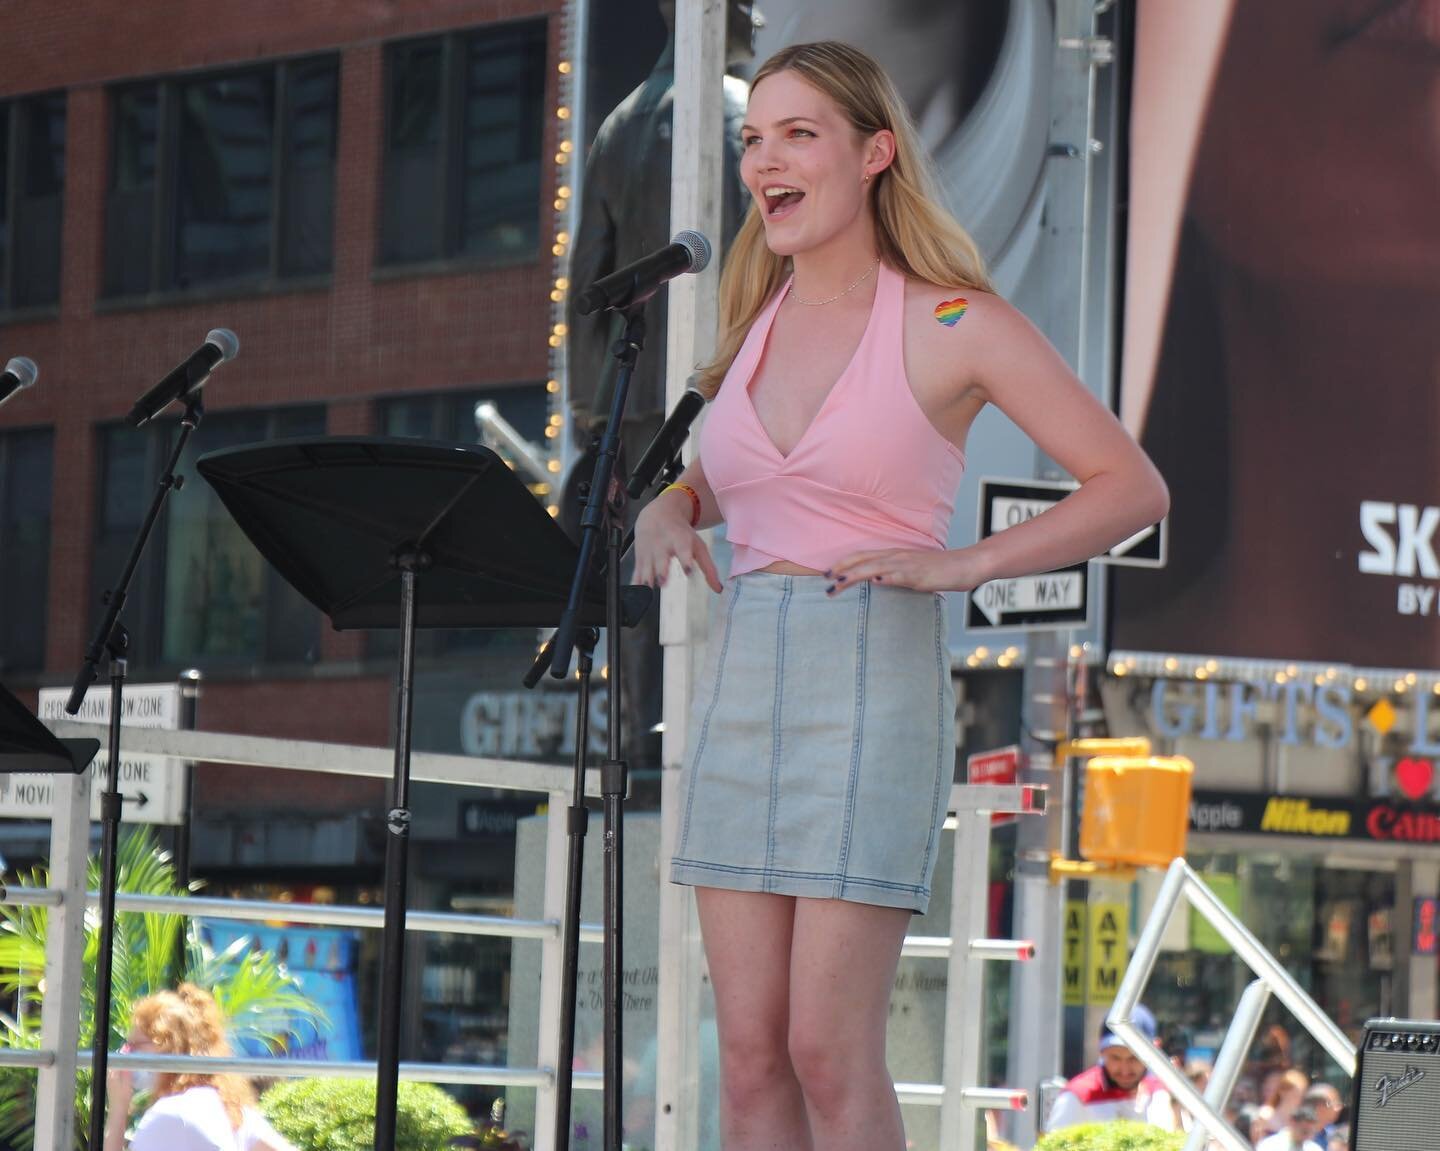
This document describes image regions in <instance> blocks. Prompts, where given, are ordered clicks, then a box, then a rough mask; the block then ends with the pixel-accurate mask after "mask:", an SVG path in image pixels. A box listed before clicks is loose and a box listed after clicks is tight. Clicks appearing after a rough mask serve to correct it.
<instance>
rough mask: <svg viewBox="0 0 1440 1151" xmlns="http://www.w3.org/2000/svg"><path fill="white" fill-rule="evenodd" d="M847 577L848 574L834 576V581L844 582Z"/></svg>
mask: <svg viewBox="0 0 1440 1151" xmlns="http://www.w3.org/2000/svg"><path fill="white" fill-rule="evenodd" d="M849 578H850V577H849V576H836V577H835V582H836V583H844V582H845V581H846V580H847V579H849Z"/></svg>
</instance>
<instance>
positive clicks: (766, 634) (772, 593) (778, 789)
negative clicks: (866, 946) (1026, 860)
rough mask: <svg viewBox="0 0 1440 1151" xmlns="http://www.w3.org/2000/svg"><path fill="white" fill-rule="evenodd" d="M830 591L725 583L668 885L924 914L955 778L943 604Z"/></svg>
mask: <svg viewBox="0 0 1440 1151" xmlns="http://www.w3.org/2000/svg"><path fill="white" fill-rule="evenodd" d="M829 582H830V581H828V580H827V579H825V578H823V577H821V576H795V575H775V574H773V573H769V572H748V573H746V574H744V575H742V576H739V577H737V578H734V579H731V580H730V581H728V583H727V584H726V587H725V591H724V594H723V595H722V597H721V600H720V603H719V605H718V610H717V611H716V612H715V615H714V617H713V618H714V622H713V624H712V631H711V635H710V643H709V650H708V653H707V656H706V661H705V668H704V671H703V672H702V674H701V676H700V678H699V682H698V684H697V686H696V690H695V696H694V698H693V700H692V701H691V711H690V728H689V747H688V751H687V755H686V761H685V776H684V781H683V785H682V788H681V804H682V805H683V806H682V812H681V827H680V840H679V846H678V848H677V850H676V853H675V857H674V859H673V862H672V864H671V870H670V879H671V881H672V882H674V883H682V884H688V885H693V886H697V887H722V888H728V889H731V890H735V891H760V892H771V893H774V894H779V895H795V896H805V897H808V898H812V899H846V900H850V901H852V902H857V903H871V904H879V905H882V906H885V907H904V908H909V909H910V910H912V911H917V912H921V913H923V912H924V911H925V910H926V907H927V906H928V904H929V901H930V882H931V878H932V876H933V875H934V872H935V853H936V848H937V846H938V843H939V839H940V828H941V825H942V824H943V823H944V821H945V814H946V800H947V799H948V798H949V794H950V786H951V782H952V781H953V779H954V771H955V690H954V687H953V685H952V684H951V682H950V659H949V652H948V645H947V636H948V629H947V626H946V601H945V597H944V596H943V595H938V594H933V593H929V592H915V591H909V590H906V589H903V588H887V587H884V586H883V585H882V586H876V585H873V584H862V585H861V586H860V587H858V588H855V589H852V590H850V591H846V592H844V593H842V594H840V595H838V596H836V597H834V598H831V597H828V596H826V594H825V588H826V586H827V585H828V583H829Z"/></svg>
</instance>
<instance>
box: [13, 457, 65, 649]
mask: <svg viewBox="0 0 1440 1151" xmlns="http://www.w3.org/2000/svg"><path fill="white" fill-rule="evenodd" d="M53 458H54V436H53V434H52V433H51V432H50V431H48V430H45V431H24V432H3V433H0V556H3V557H4V562H3V563H0V672H3V673H7V674H8V673H10V672H14V671H28V670H36V671H38V670H39V669H40V668H42V667H43V666H44V664H45V611H46V606H47V598H48V597H47V595H46V589H47V587H48V585H49V573H50V514H51V513H50V503H51V500H50V493H51V463H52V460H53Z"/></svg>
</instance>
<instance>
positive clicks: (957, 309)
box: [935, 296, 970, 328]
mask: <svg viewBox="0 0 1440 1151" xmlns="http://www.w3.org/2000/svg"><path fill="white" fill-rule="evenodd" d="M969 306H970V301H969V300H967V299H965V297H964V296H956V297H955V299H953V300H944V301H942V302H941V303H938V304H936V305H935V318H936V319H937V320H939V321H940V322H941V323H942V324H944V325H945V326H946V327H947V328H953V327H954V326H955V325H956V324H958V323H959V322H960V317H961V316H963V315H964V314H965V309H966V308H968V307H969Z"/></svg>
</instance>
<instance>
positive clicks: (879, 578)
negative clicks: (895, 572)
mask: <svg viewBox="0 0 1440 1151" xmlns="http://www.w3.org/2000/svg"><path fill="white" fill-rule="evenodd" d="M884 578H885V577H884V576H876V577H875V582H876V583H880V582H881V581H882V580H883V579H884Z"/></svg>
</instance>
